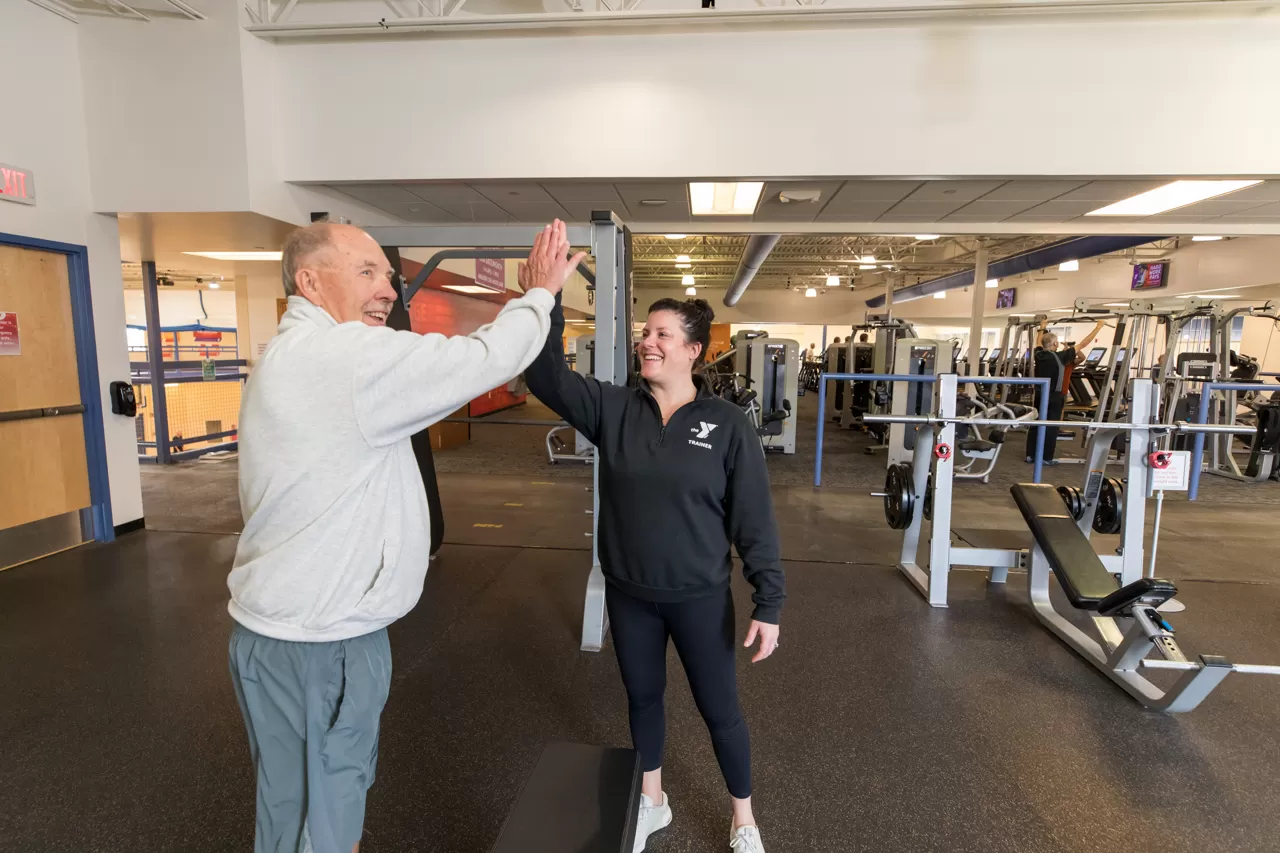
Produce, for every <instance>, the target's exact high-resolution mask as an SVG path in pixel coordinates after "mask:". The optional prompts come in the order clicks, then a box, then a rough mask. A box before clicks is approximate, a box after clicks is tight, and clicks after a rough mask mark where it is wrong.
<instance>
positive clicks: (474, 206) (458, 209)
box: [437, 200, 511, 223]
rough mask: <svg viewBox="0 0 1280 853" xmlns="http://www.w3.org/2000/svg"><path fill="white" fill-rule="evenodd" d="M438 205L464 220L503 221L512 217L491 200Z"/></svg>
mask: <svg viewBox="0 0 1280 853" xmlns="http://www.w3.org/2000/svg"><path fill="white" fill-rule="evenodd" d="M437 206H438V207H440V208H441V209H443V210H445V211H448V212H449V213H452V214H453V215H454V216H456V217H458V219H460V220H462V221H463V222H492V223H503V222H506V221H508V220H509V219H510V218H511V217H510V216H509V215H508V214H507V212H506V211H505V210H503V209H502V208H500V207H498V206H497V205H496V204H494V203H493V202H491V201H484V200H481V201H474V202H458V203H451V204H439V205H437Z"/></svg>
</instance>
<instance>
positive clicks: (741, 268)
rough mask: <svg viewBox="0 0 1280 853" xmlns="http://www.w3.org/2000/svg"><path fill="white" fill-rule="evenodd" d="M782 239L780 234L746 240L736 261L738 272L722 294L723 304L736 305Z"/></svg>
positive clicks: (759, 235) (755, 235)
mask: <svg viewBox="0 0 1280 853" xmlns="http://www.w3.org/2000/svg"><path fill="white" fill-rule="evenodd" d="M781 239H782V235H781V234H753V235H751V236H750V237H748V238H747V245H745V246H743V247H742V259H741V260H740V261H738V271H737V272H736V273H734V274H733V282H732V283H731V284H730V285H729V289H728V290H726V291H725V292H724V304H725V305H728V306H729V307H733V306H734V305H737V304H738V300H739V299H741V298H742V294H743V293H745V292H746V290H747V285H749V284H751V279H753V278H755V277H756V273H758V272H760V267H762V266H763V265H764V261H765V258H767V257H769V253H770V252H772V251H773V247H774V246H776V245H778V241H779V240H781Z"/></svg>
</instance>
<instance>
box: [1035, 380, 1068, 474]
mask: <svg viewBox="0 0 1280 853" xmlns="http://www.w3.org/2000/svg"><path fill="white" fill-rule="evenodd" d="M1066 403H1067V398H1066V395H1065V394H1050V395H1049V416H1048V417H1047V418H1046V420H1050V421H1058V420H1062V408H1063V406H1065V405H1066ZM1039 405H1040V395H1039V394H1037V395H1036V406H1037V407H1038V406H1039ZM1036 417H1037V418H1039V415H1037V416H1036ZM1039 431H1040V430H1039V429H1038V428H1036V427H1027V456H1029V457H1031V459H1033V460H1034V459H1035V458H1036V433H1038V432H1039ZM1057 449H1058V428H1057V427H1045V428H1044V460H1045V461H1046V462H1048V461H1049V460H1050V459H1052V458H1053V454H1054V452H1055V451H1056V450H1057Z"/></svg>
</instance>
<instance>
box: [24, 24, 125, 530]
mask: <svg viewBox="0 0 1280 853" xmlns="http://www.w3.org/2000/svg"><path fill="white" fill-rule="evenodd" d="M76 27H77V25H76V24H73V23H71V22H69V21H66V20H63V19H62V18H59V17H58V16H56V15H52V14H50V13H49V12H47V11H45V10H44V9H41V8H39V7H37V6H35V5H34V4H31V3H8V4H6V6H5V18H4V29H5V32H6V33H8V34H10V35H11V36H13V35H15V34H18V35H17V37H11V38H8V39H6V40H5V48H4V50H0V80H8V81H13V85H11V86H9V87H8V88H7V89H6V93H5V113H6V115H7V116H18V117H20V118H19V119H18V120H6V121H4V122H0V161H4V162H6V163H11V164H13V165H15V166H22V167H24V168H28V169H31V170H33V171H34V172H35V181H36V204H35V205H34V206H26V205H17V204H9V203H0V232H6V233H11V234H18V235H21V236H26V237H37V238H41V239H46V240H57V241H60V242H65V243H74V244H78V245H83V246H87V247H88V250H89V281H90V287H91V291H92V299H93V319H94V333H95V337H96V340H97V349H98V353H97V354H98V378H99V382H100V384H101V388H102V407H103V410H104V411H105V412H106V414H105V416H104V432H105V437H106V448H107V473H108V478H109V483H110V490H111V512H112V516H113V517H114V521H115V523H116V524H123V523H125V522H128V521H132V520H134V519H136V518H140V517H141V516H142V489H141V482H140V475H139V471H138V460H137V443H136V442H137V439H136V438H135V435H134V427H133V421H132V420H131V419H130V418H125V417H122V416H119V415H113V414H111V413H110V412H111V407H110V403H109V401H108V399H107V391H108V386H109V384H110V383H111V382H112V381H114V380H117V379H120V380H126V381H127V380H128V379H129V365H128V353H127V349H126V343H125V320H124V313H125V312H124V298H123V295H122V293H123V286H124V285H123V282H122V280H121V276H120V238H119V229H118V225H117V222H116V219H115V218H114V217H111V216H97V215H94V214H93V213H92V209H93V208H92V205H91V204H90V193H89V156H88V146H87V141H86V134H85V125H84V120H83V117H82V116H83V108H84V94H83V90H82V86H81V74H80V59H79V49H78V41H77V35H78V34H77V28H76Z"/></svg>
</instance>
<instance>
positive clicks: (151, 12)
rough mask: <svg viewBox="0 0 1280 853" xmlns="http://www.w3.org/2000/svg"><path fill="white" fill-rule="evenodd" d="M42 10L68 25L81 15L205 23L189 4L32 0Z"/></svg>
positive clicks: (134, 0)
mask: <svg viewBox="0 0 1280 853" xmlns="http://www.w3.org/2000/svg"><path fill="white" fill-rule="evenodd" d="M31 2H32V3H35V4H36V5H37V6H39V7H40V8H42V9H48V10H49V11H50V12H53V13H54V14H55V15H59V16H61V17H63V18H66V19H67V20H68V21H77V20H78V18H79V16H80V15H90V16H98V17H109V18H124V19H128V20H133V21H150V20H152V19H153V18H185V19H187V20H189V21H203V20H205V15H204V13H203V12H201V11H200V10H199V9H197V8H195V7H194V6H192V5H191V4H190V3H187V2H186V0H128V2H126V1H125V0H31Z"/></svg>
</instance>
